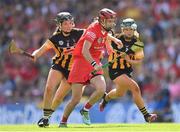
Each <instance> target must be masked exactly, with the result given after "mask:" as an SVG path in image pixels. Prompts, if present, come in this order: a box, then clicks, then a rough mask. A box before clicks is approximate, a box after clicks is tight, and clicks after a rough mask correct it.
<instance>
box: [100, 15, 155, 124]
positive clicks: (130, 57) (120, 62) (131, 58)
mask: <svg viewBox="0 0 180 132" xmlns="http://www.w3.org/2000/svg"><path fill="white" fill-rule="evenodd" d="M136 29H137V25H136V23H135V21H134V20H133V19H131V18H127V19H124V20H123V22H122V24H121V30H122V34H120V35H117V36H116V38H118V39H120V40H121V41H122V43H123V48H121V49H119V48H118V47H117V46H116V45H115V44H113V43H112V46H113V48H114V49H116V51H117V52H116V53H112V54H111V55H110V56H109V62H111V61H112V60H113V59H114V58H116V57H117V56H118V52H119V54H120V53H122V52H125V53H126V55H125V56H123V57H120V58H118V59H117V60H116V61H114V62H113V63H111V65H110V66H109V76H110V78H111V80H113V82H114V83H115V84H116V88H115V89H112V90H111V91H110V92H109V93H107V94H105V95H104V97H103V100H102V101H101V103H100V111H103V110H104V108H105V106H106V104H107V103H108V101H110V100H111V99H115V98H118V97H122V96H123V95H124V94H125V93H126V92H127V90H130V91H131V93H132V95H133V100H134V102H135V104H136V105H137V107H138V108H139V110H140V111H141V113H142V114H143V116H144V119H145V121H146V122H152V121H154V120H155V119H156V118H157V115H156V114H150V113H149V112H147V110H146V108H145V104H144V101H143V98H142V96H141V92H140V88H139V86H138V84H137V83H136V82H135V81H134V80H133V79H132V78H131V73H132V71H133V69H132V65H133V64H137V63H139V62H141V61H142V59H143V58H144V52H143V46H140V43H142V42H141V41H140V39H139V34H138V32H137V30H136ZM133 45H136V46H137V45H139V47H141V48H142V49H141V50H140V51H137V52H133V51H132V50H131V47H132V46H133Z"/></svg>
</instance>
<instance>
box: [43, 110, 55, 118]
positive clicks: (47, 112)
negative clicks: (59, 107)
mask: <svg viewBox="0 0 180 132" xmlns="http://www.w3.org/2000/svg"><path fill="white" fill-rule="evenodd" d="M53 112H54V110H52V109H43V113H44V116H43V117H44V118H45V119H48V118H50V117H51V115H52V113H53Z"/></svg>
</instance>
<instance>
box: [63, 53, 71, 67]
mask: <svg viewBox="0 0 180 132" xmlns="http://www.w3.org/2000/svg"><path fill="white" fill-rule="evenodd" d="M68 58H69V56H68V55H64V59H63V61H62V63H61V66H62V67H63V68H65V65H66V62H67V61H66V60H67V59H68Z"/></svg>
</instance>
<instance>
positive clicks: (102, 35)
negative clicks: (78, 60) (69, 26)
mask: <svg viewBox="0 0 180 132" xmlns="http://www.w3.org/2000/svg"><path fill="white" fill-rule="evenodd" d="M101 28H102V27H101V25H100V24H99V22H98V21H96V22H94V23H92V24H91V25H89V27H88V28H87V29H86V31H85V33H84V34H83V36H82V37H81V38H80V39H79V41H78V43H77V45H76V48H75V49H74V52H73V55H74V57H83V55H82V48H83V44H84V41H85V40H88V41H89V42H91V43H92V45H91V48H90V50H89V51H90V54H91V56H92V57H93V58H94V59H96V60H97V59H100V57H101V55H102V53H103V51H104V48H105V40H106V37H107V32H106V31H104V32H102V30H101Z"/></svg>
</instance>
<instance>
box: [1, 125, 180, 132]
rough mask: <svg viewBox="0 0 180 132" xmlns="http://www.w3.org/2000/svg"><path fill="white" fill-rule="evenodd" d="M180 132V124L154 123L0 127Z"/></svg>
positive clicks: (14, 131) (15, 131)
mask: <svg viewBox="0 0 180 132" xmlns="http://www.w3.org/2000/svg"><path fill="white" fill-rule="evenodd" d="M2 131H6V132H40V131H41V132H51V131H54V132H71V131H76V132H83V131H84V132H118V131H119V132H180V124H176V123H153V124H92V125H91V126H86V125H82V124H70V125H68V128H58V125H50V126H49V127H48V128H39V127H37V126H36V125H0V132H2Z"/></svg>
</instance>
